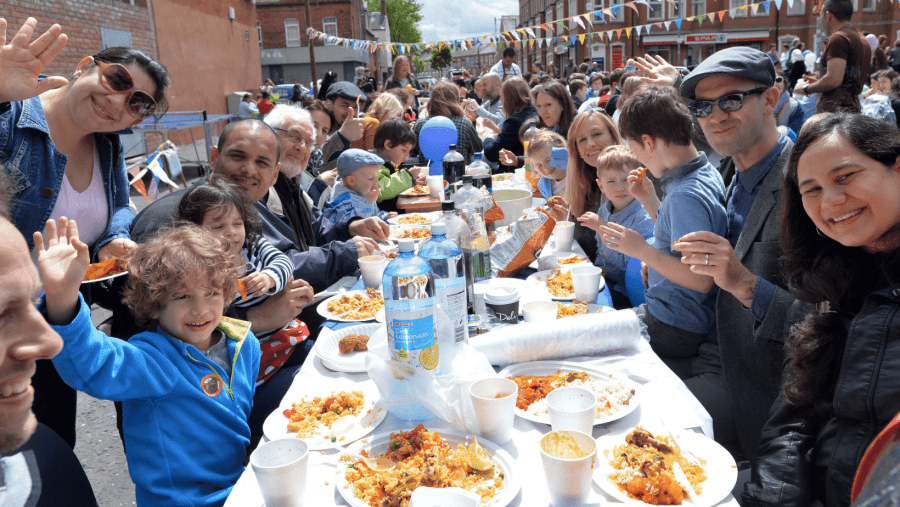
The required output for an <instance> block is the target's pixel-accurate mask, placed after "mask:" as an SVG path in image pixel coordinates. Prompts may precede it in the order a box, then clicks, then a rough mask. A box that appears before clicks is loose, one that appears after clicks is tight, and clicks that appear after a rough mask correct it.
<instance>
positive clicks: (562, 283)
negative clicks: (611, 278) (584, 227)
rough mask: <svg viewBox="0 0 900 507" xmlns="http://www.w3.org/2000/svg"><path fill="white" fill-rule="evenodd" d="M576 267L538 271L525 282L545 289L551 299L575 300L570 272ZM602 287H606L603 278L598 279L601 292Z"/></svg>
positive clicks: (571, 265)
mask: <svg viewBox="0 0 900 507" xmlns="http://www.w3.org/2000/svg"><path fill="white" fill-rule="evenodd" d="M577 267H581V266H580V265H578V264H570V265H568V266H560V267H558V268H556V269H547V270H544V271H538V272H537V273H535V274H533V275H531V276H529V277H528V278H526V279H525V280H526V281H528V282H531V283H534V284H536V285H539V286H541V287H543V288H544V289H546V290H547V292H549V293H550V295H551V296H553V299H558V300H562V301H572V300H573V299H575V285H574V284H573V283H572V273H571V271H572V268H577ZM604 285H606V281H605V280H604V278H603V277H600V290H601V291H602V290H603V286H604Z"/></svg>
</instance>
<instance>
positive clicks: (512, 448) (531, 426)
mask: <svg viewBox="0 0 900 507" xmlns="http://www.w3.org/2000/svg"><path fill="white" fill-rule="evenodd" d="M322 332H323V333H329V332H331V330H329V329H323V330H322ZM473 340H477V337H475V338H473ZM566 361H571V362H578V363H584V364H586V365H591V366H594V367H598V368H602V369H603V371H605V372H609V373H610V374H612V375H615V376H620V377H628V378H630V379H631V380H632V381H635V382H637V383H639V384H641V397H642V399H641V404H640V406H639V408H638V409H636V410H635V411H634V412H633V413H631V414H630V415H628V416H627V417H624V418H623V419H620V420H618V421H615V422H613V423H610V424H607V425H604V426H595V427H594V432H593V436H594V438H598V437H600V436H602V435H605V434H609V433H614V434H619V433H621V434H623V435H624V434H625V433H626V432H627V431H628V430H629V429H631V428H632V427H634V426H636V425H639V424H650V425H652V424H654V423H657V422H658V421H659V420H660V419H662V420H663V421H664V422H665V424H666V425H667V426H668V427H670V428H686V429H693V430H695V431H698V432H701V433H703V434H705V435H707V436H709V437H712V420H711V418H710V417H709V414H708V413H707V412H706V410H705V409H704V408H703V407H702V406H701V405H700V403H699V402H698V401H697V399H696V398H695V397H694V396H693V395H692V394H691V393H690V391H688V389H687V387H686V386H685V385H684V383H683V382H682V381H681V380H680V379H679V378H678V377H677V376H676V375H675V374H674V373H672V371H671V370H670V369H669V368H668V367H666V366H665V365H664V364H663V363H662V361H660V359H659V357H658V356H657V355H656V354H655V353H654V352H653V351H652V350H651V349H650V345H649V344H648V343H647V342H645V341H644V340H640V341H639V344H638V347H637V349H636V350H630V351H626V352H621V351H620V352H616V353H609V354H604V355H601V356H594V357H577V358H570V359H566ZM364 382H372V380H370V379H369V377H368V375H367V374H365V373H338V372H334V371H331V370H329V369H327V368H326V367H325V366H324V365H323V364H322V362H321V361H320V360H319V359H318V358H317V357H315V355H314V354H310V356H309V358H308V359H307V360H306V363H305V364H304V365H303V367H302V368H301V369H300V371H299V372H298V374H297V376H296V377H295V378H294V382H293V384H292V385H291V388H290V389H289V390H288V392H287V394H286V395H285V402H286V403H287V402H289V400H291V401H299V400H300V399H301V398H302V397H303V396H304V395H305V394H308V393H309V392H310V391H309V389H310V386H321V385H322V384H323V383H327V384H328V385H329V386H330V387H332V388H333V389H334V390H346V389H349V388H353V387H356V388H358V387H359V385H360V384H361V383H364ZM416 424H418V423H416V422H408V421H402V420H400V419H398V418H396V417H394V416H393V415H391V414H388V415H387V417H386V418H385V420H384V421H383V422H382V423H381V425H379V426H378V427H377V428H376V429H375V431H374V433H372V434H370V435H369V436H368V437H366V438H371V436H372V435H377V434H381V433H387V432H392V431H400V430H409V429H411V428H413V427H414V426H415V425H416ZM424 424H425V427H426V428H428V429H430V430H431V429H448V430H454V431H456V429H455V428H453V427H451V426H450V425H449V424H448V423H446V422H444V421H442V420H440V419H437V418H435V419H431V420H429V421H425V422H424ZM548 431H550V427H549V426H548V425H543V424H538V423H533V422H530V421H526V420H524V419H521V418H519V417H517V418H516V421H515V429H514V436H513V439H512V441H510V442H509V443H508V444H506V445H505V446H503V448H504V449H505V450H506V451H507V452H509V453H510V455H512V456H513V458H515V459H516V461H517V464H518V471H519V473H520V474H521V481H520V482H521V484H522V489H521V491H520V492H519V494H518V495H517V496H516V498H515V499H514V500H513V502H512V503H511V504H510V505H513V506H540V507H546V506H547V505H549V503H550V501H549V497H548V495H547V484H546V480H545V478H544V471H543V467H542V465H541V459H540V454H539V450H538V441H539V440H540V438H541V437H542V436H543V435H544V434H545V433H547V432H548ZM337 454H338V453H337V452H336V451H313V452H311V455H310V460H309V472H308V476H307V487H308V490H307V492H306V505H307V506H316V507H318V506H332V505H341V506H346V505H348V504H347V503H346V502H345V501H344V499H343V497H342V496H341V495H340V493H338V492H337V491H336V489H335V486H334V484H335V479H334V478H335V476H336V462H337ZM341 468H343V466H341ZM592 488H593V489H592V491H591V496H590V498H589V501H588V504H587V505H606V504H612V505H618V504H620V503H619V502H618V501H617V500H615V499H613V498H612V497H610V496H609V495H607V494H606V493H604V492H603V491H602V490H601V489H600V488H599V486H597V484H596V483H594V484H593V485H592ZM262 505H263V500H262V493H261V492H260V490H259V486H258V484H257V482H256V478H255V476H254V474H253V469H252V468H251V467H247V469H246V470H245V471H244V474H243V475H242V476H241V478H240V480H239V481H238V483H237V485H235V487H234V489H233V491H232V493H231V495H230V496H229V497H228V500H227V501H226V503H225V506H226V507H260V506H262ZM718 505H723V506H729V507H733V506H737V505H738V504H737V501H736V500H735V499H734V497H733V496H731V495H728V497H727V498H725V499H724V500H723V501H722V502H720V503H719V504H718Z"/></svg>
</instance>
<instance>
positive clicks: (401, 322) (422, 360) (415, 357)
mask: <svg viewBox="0 0 900 507" xmlns="http://www.w3.org/2000/svg"><path fill="white" fill-rule="evenodd" d="M425 301H426V300H421V299H420V300H401V301H386V302H385V321H386V323H387V335H388V344H389V346H390V351H391V358H392V359H395V360H398V361H402V362H405V363H407V364H409V365H410V366H412V367H414V368H420V369H426V370H433V369H435V368H437V365H438V347H437V340H436V338H435V336H436V329H435V324H434V304H433V300H432V301H428V302H429V303H430V304H419V305H415V306H413V305H412V304H410V303H420V302H425ZM391 303H395V304H391ZM398 303H399V304H398ZM392 307H393V308H392Z"/></svg>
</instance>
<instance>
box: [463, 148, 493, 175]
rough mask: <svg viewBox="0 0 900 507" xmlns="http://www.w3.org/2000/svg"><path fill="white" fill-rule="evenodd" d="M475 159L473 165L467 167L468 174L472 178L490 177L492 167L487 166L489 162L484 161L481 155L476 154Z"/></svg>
mask: <svg viewBox="0 0 900 507" xmlns="http://www.w3.org/2000/svg"><path fill="white" fill-rule="evenodd" d="M474 157H475V160H474V161H473V162H472V164H471V165H469V167H466V174H468V175H469V176H472V177H475V176H484V175H490V174H491V166H489V165H487V162H485V161H484V160H483V159H482V157H483V155H482V154H481V153H476V154H475V155H474Z"/></svg>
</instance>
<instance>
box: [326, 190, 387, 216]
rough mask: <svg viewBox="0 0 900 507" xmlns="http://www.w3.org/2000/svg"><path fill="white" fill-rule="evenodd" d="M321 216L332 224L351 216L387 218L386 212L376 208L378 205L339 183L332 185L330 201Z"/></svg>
mask: <svg viewBox="0 0 900 507" xmlns="http://www.w3.org/2000/svg"><path fill="white" fill-rule="evenodd" d="M322 216H323V218H325V219H326V220H328V221H330V222H331V223H333V224H336V223H338V222H341V221H347V220H349V219H351V218H353V217H360V218H369V217H378V218H380V219H382V220H387V217H388V212H387V211H381V210H380V209H378V205H377V204H375V203H373V202H369V200H368V199H366V198H365V197H363V196H361V195H359V194H357V193H356V192H354V191H353V190H350V189H349V188H347V187H345V186H344V185H343V184H341V183H337V184H335V185H334V194H333V195H332V197H331V201H329V202H328V204H327V205H326V206H325V209H323V210H322Z"/></svg>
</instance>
